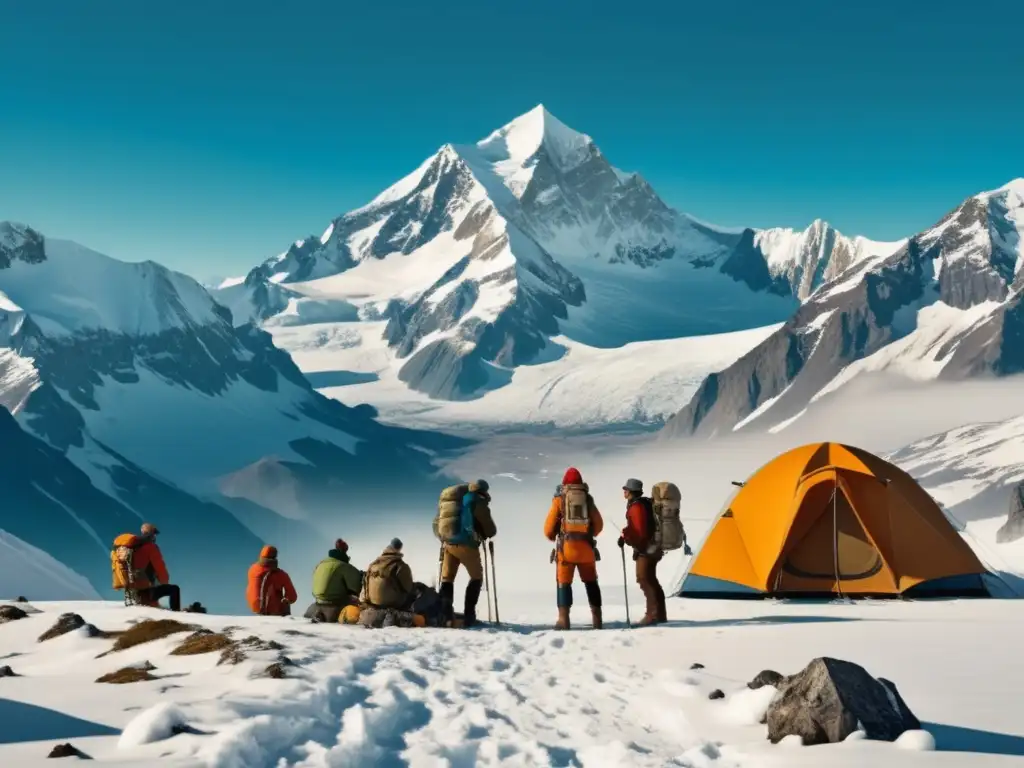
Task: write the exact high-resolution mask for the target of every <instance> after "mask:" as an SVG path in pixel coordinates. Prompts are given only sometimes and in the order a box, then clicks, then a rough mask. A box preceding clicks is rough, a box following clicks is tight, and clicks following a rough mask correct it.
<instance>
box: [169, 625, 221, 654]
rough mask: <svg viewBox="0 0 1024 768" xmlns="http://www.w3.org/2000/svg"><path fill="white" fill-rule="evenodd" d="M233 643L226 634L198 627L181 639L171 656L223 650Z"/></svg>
mask: <svg viewBox="0 0 1024 768" xmlns="http://www.w3.org/2000/svg"><path fill="white" fill-rule="evenodd" d="M232 645H234V641H232V639H231V638H230V637H228V636H227V635H223V634H220V633H219V632H211V631H210V630H208V629H200V630H197V631H195V632H193V633H192V634H191V635H189V636H188V637H186V638H185V639H184V640H182V642H181V645H179V646H178V647H177V648H175V649H174V650H173V651H171V655H172V656H195V655H197V654H200V653H213V652H215V651H224V650H226V649H228V648H230V647H231V646H232Z"/></svg>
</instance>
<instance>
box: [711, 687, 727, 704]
mask: <svg viewBox="0 0 1024 768" xmlns="http://www.w3.org/2000/svg"><path fill="white" fill-rule="evenodd" d="M708 698H709V699H711V700H712V701H714V700H715V699H724V698H725V694H724V693H723V692H722V691H721V689H719V688H715V690H713V691H712V692H711V693H709V694H708Z"/></svg>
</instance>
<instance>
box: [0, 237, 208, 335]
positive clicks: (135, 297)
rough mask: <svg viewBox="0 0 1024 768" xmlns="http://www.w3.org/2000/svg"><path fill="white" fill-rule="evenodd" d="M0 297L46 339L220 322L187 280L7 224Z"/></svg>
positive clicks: (1, 242) (0, 245) (0, 253)
mask: <svg viewBox="0 0 1024 768" xmlns="http://www.w3.org/2000/svg"><path fill="white" fill-rule="evenodd" d="M0 292H2V293H3V294H4V295H6V297H7V299H8V300H9V302H11V303H13V304H14V305H16V306H17V307H19V308H21V309H22V310H24V312H25V314H26V315H27V316H28V317H30V318H31V319H32V321H33V322H34V324H35V326H36V327H38V328H39V329H40V330H42V331H43V332H45V333H48V334H51V335H61V334H67V333H77V332H79V331H106V332H111V333H118V334H129V335H134V336H145V335H152V334H157V333H161V332H163V331H166V330H169V329H174V328H187V327H192V326H197V325H217V324H220V323H222V322H223V317H222V313H223V310H222V309H221V308H220V307H218V306H217V304H216V303H215V302H214V301H213V299H212V298H211V296H210V295H209V294H208V293H207V292H206V290H205V289H204V288H203V287H202V286H201V285H200V284H199V283H197V282H196V281H195V280H193V279H192V278H191V277H187V276H186V275H183V274H181V273H178V272H173V271H171V270H169V269H167V268H166V267H162V266H160V265H159V264H156V263H155V262H152V261H144V262H136V263H130V262H123V261H118V260H116V259H112V258H110V257H109V256H104V255H103V254H100V253H97V252H95V251H92V250H90V249H88V248H85V247H84V246H81V245H78V244H77V243H73V242H70V241H66V240H53V239H50V238H44V236H43V235H42V234H40V233H39V232H38V231H36V230H34V229H32V228H31V227H28V226H25V225H20V224H12V223H10V222H2V223H0Z"/></svg>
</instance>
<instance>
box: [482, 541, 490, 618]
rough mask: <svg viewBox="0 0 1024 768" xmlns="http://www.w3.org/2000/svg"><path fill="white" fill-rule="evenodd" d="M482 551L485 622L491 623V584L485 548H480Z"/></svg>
mask: <svg viewBox="0 0 1024 768" xmlns="http://www.w3.org/2000/svg"><path fill="white" fill-rule="evenodd" d="M481 549H482V550H483V551H484V592H485V593H486V595H485V597H486V599H487V622H488V623H490V621H491V582H490V579H489V578H488V575H487V547H481Z"/></svg>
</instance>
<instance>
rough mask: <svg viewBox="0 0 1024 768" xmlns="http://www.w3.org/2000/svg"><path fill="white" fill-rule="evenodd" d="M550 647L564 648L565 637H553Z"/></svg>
mask: <svg viewBox="0 0 1024 768" xmlns="http://www.w3.org/2000/svg"><path fill="white" fill-rule="evenodd" d="M550 645H551V647H552V648H563V647H564V646H565V638H564V637H553V638H551V643H550Z"/></svg>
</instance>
